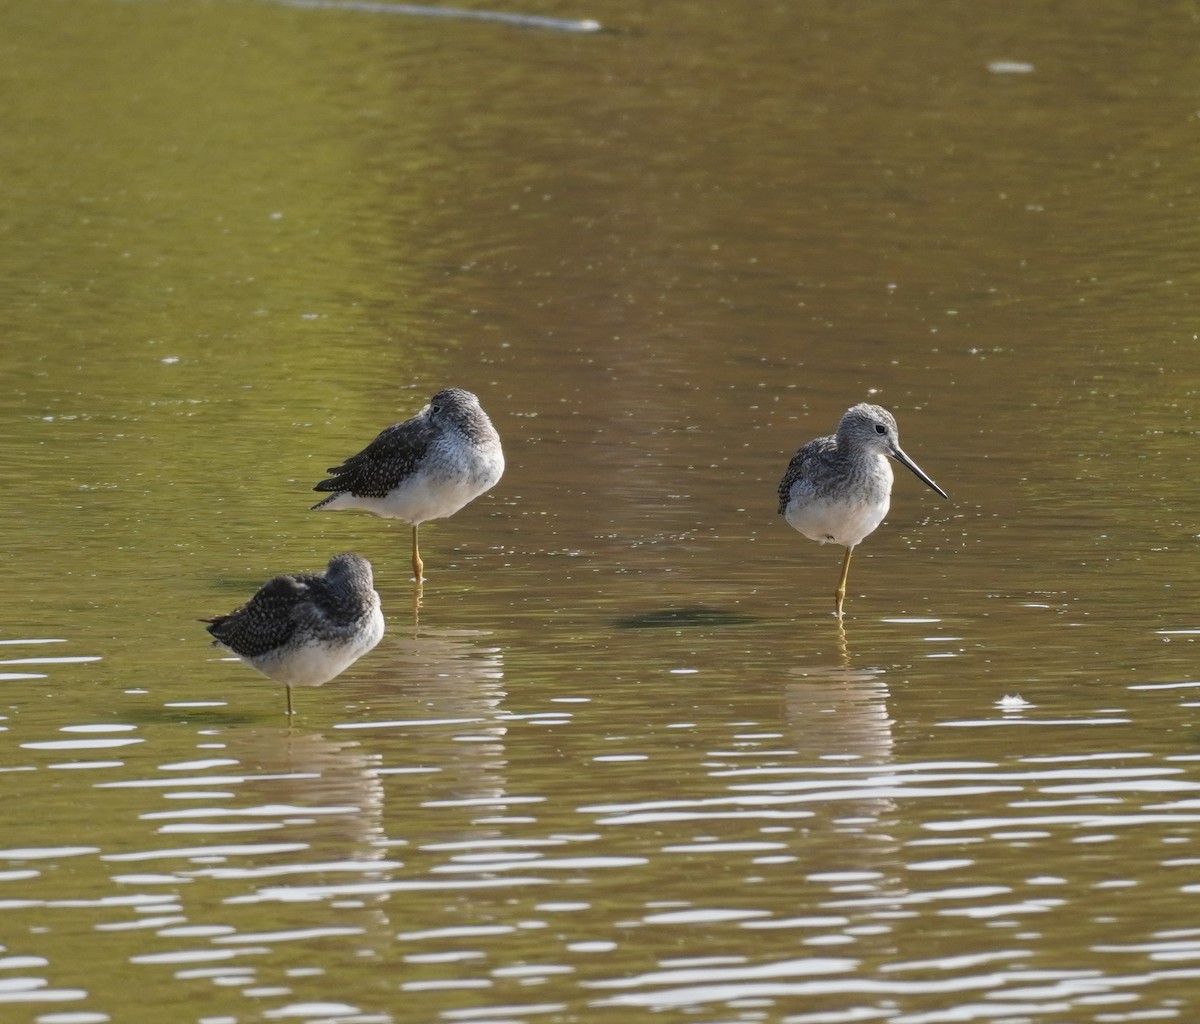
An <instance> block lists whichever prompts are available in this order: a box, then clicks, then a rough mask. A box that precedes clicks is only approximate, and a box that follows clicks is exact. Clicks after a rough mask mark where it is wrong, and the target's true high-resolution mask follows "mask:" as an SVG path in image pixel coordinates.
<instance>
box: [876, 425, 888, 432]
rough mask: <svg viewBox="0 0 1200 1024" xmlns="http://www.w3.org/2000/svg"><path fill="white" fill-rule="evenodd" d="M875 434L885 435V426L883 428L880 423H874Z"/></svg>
mask: <svg viewBox="0 0 1200 1024" xmlns="http://www.w3.org/2000/svg"><path fill="white" fill-rule="evenodd" d="M875 433H877V434H886V433H887V427H885V426H884V425H883V424H882V423H876V424H875Z"/></svg>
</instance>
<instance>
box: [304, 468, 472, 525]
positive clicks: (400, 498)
mask: <svg viewBox="0 0 1200 1024" xmlns="http://www.w3.org/2000/svg"><path fill="white" fill-rule="evenodd" d="M490 486H491V484H488V487H490ZM486 490H487V487H480V486H479V483H478V481H474V480H470V479H462V480H453V481H449V480H439V481H438V482H437V483H436V485H435V486H432V487H431V486H429V485H428V483H427V482H425V481H424V480H423V478H421V477H414V478H413V479H412V480H410V481H406V482H405V483H402V484H401V485H400V486H399V487H395V488H393V489H392V490H391V491H389V492H388V493H387V494H386V495H385V496H384V497H382V498H367V497H359V496H358V495H354V494H351V493H350V492H349V491H343V492H342V493H341V494H339V495H338V496H337V497H335V498H333V499H332V500H331V501H329V502H328V503H327V504H326V505H324V506H323V507H324V508H327V509H330V510H334V511H336V510H338V509H346V508H361V509H366V510H367V511H368V512H374V513H375V514H376V515H377V516H382V517H383V518H384V519H402V520H404V521H405V522H406V523H411V524H412V525H413V526H419V525H420V524H421V523H424V522H428V521H429V520H430V519H445V518H446V517H447V516H452V515H454V513H455V512H457V511H458V510H459V509H460V508H462V507H463V506H464V505H466V504H468V503H469V502H471V501H473V500H474V499H475V498H477V497H479V495H481V494H482V493H483V492H484V491H486Z"/></svg>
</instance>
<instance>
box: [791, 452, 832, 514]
mask: <svg viewBox="0 0 1200 1024" xmlns="http://www.w3.org/2000/svg"><path fill="white" fill-rule="evenodd" d="M836 451H837V438H836V437H833V436H832V435H831V436H829V437H814V438H813V439H812V440H811V441H809V442H808V444H806V445H805V446H804V447H803V448H801V449H800V450H799V451H798V452H796V454H795V455H793V456H792V461H791V462H789V463H788V468H787V471H786V472H785V473H784V474H783V479H782V480H780V481H779V514H780V515H783V514H784V513H785V512H787V506H788V501H789V500H790V499H791V496H792V485H793V484H795V482H796V481H797V480H800V479H802V478H808V479H810V480H819V479H820V478H821V477H823V476H824V475H825V473H826V471H827V470H828V468H829V466H830V465H831V463H832V461H833V460H832V456H833V455H834V453H835V452H836Z"/></svg>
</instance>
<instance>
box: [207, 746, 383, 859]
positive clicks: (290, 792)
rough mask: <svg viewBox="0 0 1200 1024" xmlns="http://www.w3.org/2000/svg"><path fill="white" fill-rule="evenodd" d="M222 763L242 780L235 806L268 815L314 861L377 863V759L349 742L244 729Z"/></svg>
mask: <svg viewBox="0 0 1200 1024" xmlns="http://www.w3.org/2000/svg"><path fill="white" fill-rule="evenodd" d="M226 750H227V752H228V754H229V756H230V757H232V758H235V759H236V760H237V761H238V763H239V764H240V765H241V771H242V773H243V776H242V781H241V784H240V785H239V786H238V788H237V795H238V798H239V799H238V803H239V804H241V805H243V806H247V807H250V806H254V807H258V808H260V809H263V810H264V812H265V811H266V810H272V809H273V810H274V812H275V814H278V815H280V816H281V817H283V818H285V819H286V826H285V831H286V832H287V833H288V835H287V839H288V840H289V841H290V840H292V839H294V838H295V836H294V835H293V833H295V832H296V831H297V830H302V835H300V836H299V838H300V839H301V840H302V841H303V842H305V843H306V844H307V845H308V846H309V847H310V850H311V856H312V857H313V858H316V859H319V860H373V859H378V858H379V857H380V856H381V847H380V846H379V839H380V837H381V836H382V835H383V824H382V817H383V785H382V783H381V780H380V777H379V772H378V769H379V767H380V765H381V761H382V759H381V757H380V755H379V754H375V753H371V752H370V751H369V750H367V749H366V748H365V747H364V746H363V745H361V744H360V743H359V742H358V741H357V740H353V739H349V738H341V737H339V738H338V739H329V738H327V737H325V736H322V735H321V734H319V733H305V732H302V731H300V730H298V729H282V728H281V729H251V730H245V731H242V732H237V733H234V734H233V735H231V736H230V737H229V739H228V741H227V743H226Z"/></svg>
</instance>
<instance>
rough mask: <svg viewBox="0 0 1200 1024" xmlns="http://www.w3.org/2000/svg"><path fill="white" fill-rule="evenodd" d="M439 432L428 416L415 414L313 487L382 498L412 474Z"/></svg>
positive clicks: (396, 425)
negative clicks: (416, 415) (415, 415)
mask: <svg viewBox="0 0 1200 1024" xmlns="http://www.w3.org/2000/svg"><path fill="white" fill-rule="evenodd" d="M437 436H438V432H437V429H436V428H435V427H434V425H433V424H432V423H430V422H429V419H428V417H417V418H414V419H411V420H405V421H404V422H403V423H396V424H394V425H392V426H390V427H388V428H387V429H386V430H385V431H383V433H381V434H380V435H379V436H378V437H377V438H375V440H374V441H372V442H371V443H370V444H369V445H367V446H366V448H364V449H363V450H362V451H361V452H359V453H358V454H357V455H351V456H350V458H348V459H347V460H346V461H345V462H343V463H342V464H341V465H340V466H331V467H330V468H329V470H328V471H329V472H330V473H332V474H333V476H331V477H329V479H327V480H322V481H321V482H320V483H319V484H317V486H316V487H314V488H313V490H314V491H349V492H350V493H351V494H354V495H357V496H358V497H360V498H383V497H386V496H387V494H388V492H389V491H391V490H392V488H394V487H395V486H396V485H397V484H398V483H400V482H401V481H402V480H404V479H405V477H408V476H411V475H412V473H413V471H414V470H415V469H416V468H417V466H418V464H419V463H420V462H421V459H422V458H424V456H425V452H426V451H428V449H429V446H430V444H431V443H432V442H433V441H434V439H435V438H436V437H437Z"/></svg>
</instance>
